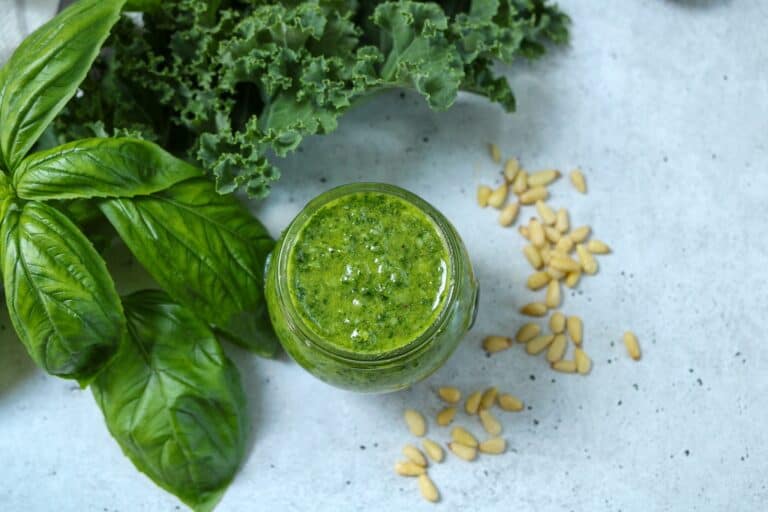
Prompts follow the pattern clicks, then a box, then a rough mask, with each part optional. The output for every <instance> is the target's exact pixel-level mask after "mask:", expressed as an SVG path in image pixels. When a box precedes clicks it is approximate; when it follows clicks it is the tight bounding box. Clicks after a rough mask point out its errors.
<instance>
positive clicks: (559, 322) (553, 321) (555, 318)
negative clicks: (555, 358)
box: [549, 311, 565, 334]
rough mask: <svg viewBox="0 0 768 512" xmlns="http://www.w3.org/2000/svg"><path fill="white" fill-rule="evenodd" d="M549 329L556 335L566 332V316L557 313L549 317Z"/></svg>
mask: <svg viewBox="0 0 768 512" xmlns="http://www.w3.org/2000/svg"><path fill="white" fill-rule="evenodd" d="M549 329H550V330H551V331H552V333H554V334H560V333H562V332H564V331H565V315H564V314H562V313H561V312H559V311H557V312H556V313H553V314H552V316H551V317H549Z"/></svg>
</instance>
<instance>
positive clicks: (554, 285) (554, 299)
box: [544, 274, 560, 309]
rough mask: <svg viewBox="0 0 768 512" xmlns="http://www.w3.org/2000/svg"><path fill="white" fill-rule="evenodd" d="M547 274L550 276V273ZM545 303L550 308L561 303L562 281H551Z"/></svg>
mask: <svg viewBox="0 0 768 512" xmlns="http://www.w3.org/2000/svg"><path fill="white" fill-rule="evenodd" d="M547 276H549V274H547ZM544 303H545V304H546V305H547V307H548V308H550V309H555V308H556V307H558V306H559V305H560V281H556V280H552V281H550V282H549V284H548V285H547V296H546V298H545V299H544Z"/></svg>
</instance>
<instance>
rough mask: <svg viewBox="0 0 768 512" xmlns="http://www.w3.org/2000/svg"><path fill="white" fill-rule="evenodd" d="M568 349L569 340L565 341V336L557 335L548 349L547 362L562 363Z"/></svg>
mask: <svg viewBox="0 0 768 512" xmlns="http://www.w3.org/2000/svg"><path fill="white" fill-rule="evenodd" d="M566 348H568V340H566V339H565V334H556V335H555V339H554V340H552V343H551V344H550V345H549V348H548V349H547V361H549V362H550V363H554V362H556V361H560V360H561V359H562V358H563V356H564V355H565V349H566Z"/></svg>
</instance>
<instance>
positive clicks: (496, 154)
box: [488, 144, 501, 164]
mask: <svg viewBox="0 0 768 512" xmlns="http://www.w3.org/2000/svg"><path fill="white" fill-rule="evenodd" d="M488 152H489V153H490V154H491V160H493V162H494V163H497V164H498V163H499V162H501V150H499V146H497V145H496V144H488Z"/></svg>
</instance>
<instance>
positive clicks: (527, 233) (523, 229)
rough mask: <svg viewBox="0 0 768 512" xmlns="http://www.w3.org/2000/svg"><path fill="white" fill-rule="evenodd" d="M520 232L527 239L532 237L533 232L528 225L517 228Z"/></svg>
mask: <svg viewBox="0 0 768 512" xmlns="http://www.w3.org/2000/svg"><path fill="white" fill-rule="evenodd" d="M517 231H518V233H520V236H522V237H523V238H525V239H526V240H530V239H531V232H530V230H529V229H528V226H520V227H518V228H517Z"/></svg>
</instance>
